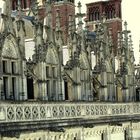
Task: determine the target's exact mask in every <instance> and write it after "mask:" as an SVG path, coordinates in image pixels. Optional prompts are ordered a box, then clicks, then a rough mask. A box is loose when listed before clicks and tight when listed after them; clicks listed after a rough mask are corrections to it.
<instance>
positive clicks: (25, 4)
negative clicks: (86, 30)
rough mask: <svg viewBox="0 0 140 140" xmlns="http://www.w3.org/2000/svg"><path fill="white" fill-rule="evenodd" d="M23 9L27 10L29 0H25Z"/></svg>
mask: <svg viewBox="0 0 140 140" xmlns="http://www.w3.org/2000/svg"><path fill="white" fill-rule="evenodd" d="M23 8H24V9H26V8H27V0H23Z"/></svg>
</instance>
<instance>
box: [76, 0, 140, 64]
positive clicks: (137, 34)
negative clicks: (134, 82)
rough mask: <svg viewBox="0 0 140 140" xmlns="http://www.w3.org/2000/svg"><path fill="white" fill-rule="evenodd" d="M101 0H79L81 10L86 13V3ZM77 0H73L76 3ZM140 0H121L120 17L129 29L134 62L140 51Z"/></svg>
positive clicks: (137, 58)
mask: <svg viewBox="0 0 140 140" xmlns="http://www.w3.org/2000/svg"><path fill="white" fill-rule="evenodd" d="M95 1H101V0H80V2H81V3H82V11H83V12H84V13H86V6H85V4H86V3H91V2H95ZM78 2H79V0H76V1H75V4H76V6H77V3H78ZM139 14H140V0H122V19H123V22H124V21H127V23H128V30H131V35H132V40H133V47H134V54H135V63H138V62H139V59H140V53H139V40H140V15H139Z"/></svg>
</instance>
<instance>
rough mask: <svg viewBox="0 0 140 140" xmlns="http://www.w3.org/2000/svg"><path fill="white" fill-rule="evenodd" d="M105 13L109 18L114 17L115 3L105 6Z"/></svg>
mask: <svg viewBox="0 0 140 140" xmlns="http://www.w3.org/2000/svg"><path fill="white" fill-rule="evenodd" d="M105 14H106V18H107V19H112V18H114V17H115V8H114V5H107V6H106V7H105Z"/></svg>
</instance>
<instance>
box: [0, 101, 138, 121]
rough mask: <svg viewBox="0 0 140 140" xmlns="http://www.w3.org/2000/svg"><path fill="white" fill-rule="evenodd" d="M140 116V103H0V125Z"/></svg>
mask: <svg viewBox="0 0 140 140" xmlns="http://www.w3.org/2000/svg"><path fill="white" fill-rule="evenodd" d="M125 115H126V116H128V115H131V116H135V115H140V103H95V102H89V103H85V102H75V103H74V102H52V103H44V102H23V103H18V102H13V103H8V102H1V103H0V123H5V122H6V123H8V122H9V123H11V122H27V121H43V120H62V119H72V118H77V119H78V118H83V119H97V118H100V117H102V118H103V117H107V116H110V117H111V116H112V117H116V116H125Z"/></svg>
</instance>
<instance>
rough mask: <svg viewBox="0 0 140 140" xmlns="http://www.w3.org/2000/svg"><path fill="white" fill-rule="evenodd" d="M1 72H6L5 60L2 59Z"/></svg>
mask: <svg viewBox="0 0 140 140" xmlns="http://www.w3.org/2000/svg"><path fill="white" fill-rule="evenodd" d="M2 68H3V73H6V72H7V61H2Z"/></svg>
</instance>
